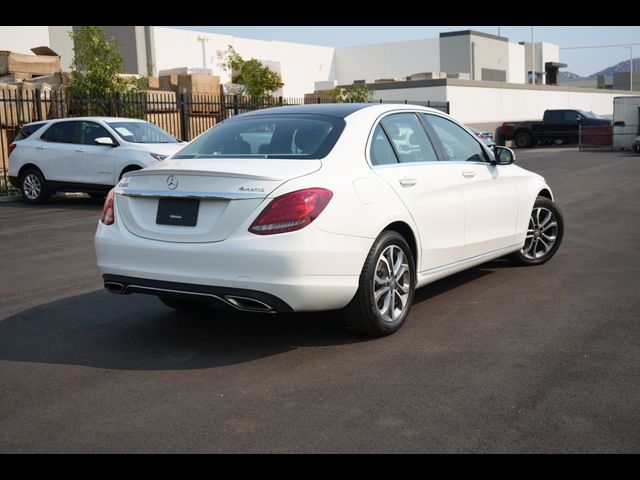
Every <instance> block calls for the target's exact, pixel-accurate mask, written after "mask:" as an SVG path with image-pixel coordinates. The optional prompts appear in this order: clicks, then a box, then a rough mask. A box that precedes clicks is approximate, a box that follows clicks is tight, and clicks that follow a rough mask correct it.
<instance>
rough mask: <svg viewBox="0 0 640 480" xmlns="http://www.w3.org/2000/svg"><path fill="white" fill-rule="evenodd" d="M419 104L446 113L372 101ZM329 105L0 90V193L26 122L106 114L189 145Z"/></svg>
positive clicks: (316, 100)
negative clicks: (225, 127)
mask: <svg viewBox="0 0 640 480" xmlns="http://www.w3.org/2000/svg"><path fill="white" fill-rule="evenodd" d="M378 102H379V103H405V104H414V105H416V104H417V105H423V106H428V107H432V108H436V109H439V110H442V111H444V112H446V113H449V102H432V101H417V102H416V101H407V100H404V101H393V102H390V101H385V100H378V101H376V102H374V103H378ZM310 103H331V101H330V100H329V99H327V98H325V97H310V96H307V97H305V98H284V97H265V98H252V97H244V96H240V95H208V94H200V95H198V94H186V93H181V94H176V93H175V92H159V91H158V92H156V91H144V92H135V93H127V94H116V95H112V96H102V97H95V98H76V97H73V96H71V95H69V94H68V93H67V92H66V91H64V90H51V91H49V90H40V89H26V88H23V89H22V90H18V89H15V90H0V157H1V158H0V160H1V162H0V169H1V172H0V195H3V194H4V195H6V194H7V193H10V187H9V185H8V182H7V176H8V171H9V161H10V159H9V145H11V143H12V142H13V140H14V139H15V137H16V135H17V134H18V132H19V131H20V128H21V127H22V126H23V125H24V124H26V123H30V122H34V121H39V120H48V119H55V118H71V117H85V116H110V117H127V118H140V119H144V120H147V121H149V122H152V123H154V124H156V125H157V126H159V127H160V128H162V129H163V130H166V131H167V132H169V133H170V134H171V135H173V136H174V137H176V138H179V139H181V140H185V141H190V140H193V139H194V138H195V137H197V136H198V135H200V134H201V133H203V132H205V131H206V130H208V129H209V128H211V127H213V126H214V125H216V124H218V123H219V122H222V121H223V120H225V119H226V118H230V117H233V116H235V115H239V114H241V113H245V112H249V111H253V110H259V109H263V108H270V107H277V106H286V105H303V104H310Z"/></svg>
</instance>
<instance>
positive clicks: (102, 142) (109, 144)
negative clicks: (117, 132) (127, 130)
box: [94, 137, 117, 147]
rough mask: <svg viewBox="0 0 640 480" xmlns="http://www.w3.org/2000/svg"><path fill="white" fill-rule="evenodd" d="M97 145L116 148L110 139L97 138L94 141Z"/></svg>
mask: <svg viewBox="0 0 640 480" xmlns="http://www.w3.org/2000/svg"><path fill="white" fill-rule="evenodd" d="M94 142H95V143H96V144H97V145H105V146H107V147H116V146H117V144H116V142H114V141H113V138H111V137H98V138H96V139H95V140H94Z"/></svg>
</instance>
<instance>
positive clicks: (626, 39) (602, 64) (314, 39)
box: [174, 26, 640, 76]
mask: <svg viewBox="0 0 640 480" xmlns="http://www.w3.org/2000/svg"><path fill="white" fill-rule="evenodd" d="M174 28H185V29H189V30H197V31H205V32H214V33H224V34H227V35H235V36H238V37H247V38H258V39H262V40H281V41H287V42H299V43H311V44H315V45H328V46H345V45H360V44H366V43H379V42H380V43H382V42H392V41H399V40H414V39H418V38H433V37H437V36H438V34H439V33H440V32H447V31H455V30H478V31H481V32H486V33H492V34H494V35H495V34H498V28H500V35H502V36H504V37H507V38H509V40H510V41H511V42H515V43H517V42H521V41H530V40H531V27H509V26H501V27H497V26H445V27H411V26H403V27H393V26H375V27H366V26H339V27H336V26H333V27H331V26H327V27H323V26H300V27H295V26H223V27H216V26H208V27H207V26H189V27H174ZM533 34H534V41H536V42H538V41H545V42H551V43H556V44H558V45H560V47H574V46H577V47H581V46H588V45H617V44H623V43H637V44H638V45H635V46H634V47H633V56H634V57H635V58H640V27H638V26H636V27H606V26H599V27H578V26H571V27H534V29H533ZM628 59H629V49H628V48H623V47H614V48H593V49H583V50H560V61H562V62H563V63H567V64H568V65H569V66H568V68H567V70H569V71H572V72H573V73H577V74H578V75H583V76H586V75H590V74H592V73H595V72H597V71H599V70H602V69H603V68H606V67H608V66H610V65H613V64H616V63H618V62H621V61H623V60H628Z"/></svg>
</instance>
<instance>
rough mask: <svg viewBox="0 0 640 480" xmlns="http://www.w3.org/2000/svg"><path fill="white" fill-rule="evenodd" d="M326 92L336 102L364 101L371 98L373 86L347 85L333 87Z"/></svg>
mask: <svg viewBox="0 0 640 480" xmlns="http://www.w3.org/2000/svg"><path fill="white" fill-rule="evenodd" d="M327 93H328V94H329V96H330V97H331V100H333V101H334V102H336V103H366V102H370V101H371V99H372V98H373V88H371V87H368V86H367V85H362V84H357V85H349V86H348V87H346V88H342V87H335V88H332V89H331V90H328V91H327Z"/></svg>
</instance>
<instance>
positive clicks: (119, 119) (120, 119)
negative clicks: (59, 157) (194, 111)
mask: <svg viewBox="0 0 640 480" xmlns="http://www.w3.org/2000/svg"><path fill="white" fill-rule="evenodd" d="M72 120H73V121H76V120H102V121H103V122H107V123H108V122H140V123H142V122H146V120H142V119H140V118H126V117H67V118H50V119H49V120H38V121H37V122H29V123H28V124H26V125H34V124H38V123H55V122H63V121H72Z"/></svg>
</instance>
